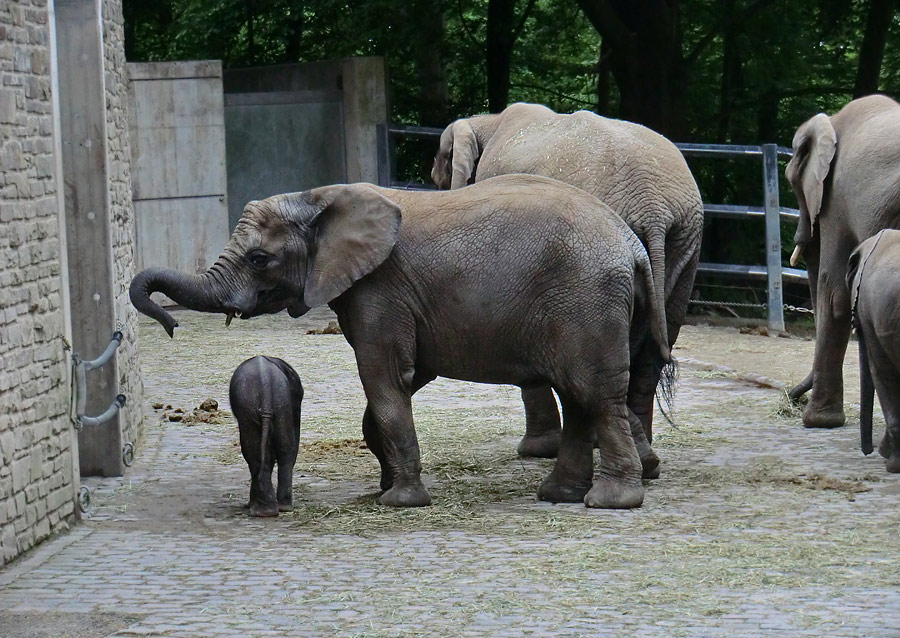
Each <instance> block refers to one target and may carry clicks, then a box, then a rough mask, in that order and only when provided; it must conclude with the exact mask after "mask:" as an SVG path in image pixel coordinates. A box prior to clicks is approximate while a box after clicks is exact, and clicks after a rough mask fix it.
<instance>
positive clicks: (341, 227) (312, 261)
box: [303, 184, 401, 308]
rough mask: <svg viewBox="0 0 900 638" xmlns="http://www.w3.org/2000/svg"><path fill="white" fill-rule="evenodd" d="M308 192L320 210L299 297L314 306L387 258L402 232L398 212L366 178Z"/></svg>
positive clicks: (344, 289) (393, 204)
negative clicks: (353, 182) (365, 181)
mask: <svg viewBox="0 0 900 638" xmlns="http://www.w3.org/2000/svg"><path fill="white" fill-rule="evenodd" d="M310 195H311V197H312V199H313V200H314V203H315V204H316V205H317V206H320V207H321V212H320V213H319V214H318V215H317V216H316V218H315V220H314V222H313V225H312V228H311V233H312V234H311V239H310V245H309V259H308V262H307V270H306V286H305V289H304V294H303V302H304V303H305V304H306V305H307V306H309V307H310V308H314V307H315V306H318V305H321V304H324V303H328V302H329V301H331V300H332V299H334V298H336V297H338V296H339V295H340V294H341V293H343V292H344V291H346V290H347V289H348V288H349V287H350V286H352V285H353V283H354V282H356V281H358V280H359V279H361V278H362V277H364V276H366V275H367V274H369V273H370V272H372V271H373V270H375V268H377V267H378V266H379V265H380V264H381V263H382V262H384V260H385V259H387V258H388V255H390V254H391V250H392V249H393V248H394V244H395V243H396V242H397V235H398V233H399V232H400V219H401V212H400V207H399V206H398V205H397V204H395V203H394V202H392V201H391V200H390V199H388V198H387V197H385V196H384V195H382V194H381V193H379V192H378V191H376V190H375V189H374V188H372V187H371V186H369V185H368V184H350V185H339V186H327V187H325V188H320V189H316V190H315V191H312V192H311V194H310Z"/></svg>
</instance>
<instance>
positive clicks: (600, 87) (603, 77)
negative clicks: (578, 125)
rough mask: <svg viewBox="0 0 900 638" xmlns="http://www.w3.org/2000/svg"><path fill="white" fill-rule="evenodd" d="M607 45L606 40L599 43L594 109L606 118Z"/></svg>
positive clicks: (607, 112) (607, 99) (607, 103)
mask: <svg viewBox="0 0 900 638" xmlns="http://www.w3.org/2000/svg"><path fill="white" fill-rule="evenodd" d="M609 53H610V51H609V45H608V44H607V43H606V40H605V39H604V40H601V42H600V59H599V60H598V61H597V106H596V108H595V109H594V110H595V111H596V112H597V113H599V114H600V115H606V116H608V115H609V114H610V110H609V89H610V86H609V75H610V66H609Z"/></svg>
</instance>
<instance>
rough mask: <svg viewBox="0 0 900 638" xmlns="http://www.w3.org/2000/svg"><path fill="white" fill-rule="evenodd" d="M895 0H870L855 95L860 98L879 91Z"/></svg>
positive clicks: (854, 88) (854, 89) (857, 70)
mask: <svg viewBox="0 0 900 638" xmlns="http://www.w3.org/2000/svg"><path fill="white" fill-rule="evenodd" d="M894 9H895V4H894V0H870V2H869V17H868V19H867V20H866V31H865V34H864V35H863V41H862V45H861V46H860V49H859V65H858V66H857V68H856V82H855V83H854V86H853V97H854V98H858V97H862V96H864V95H869V94H870V93H876V92H877V91H878V78H879V76H880V75H881V61H882V58H883V57H884V44H885V40H886V38H887V32H888V29H889V28H890V26H891V20H892V19H893V17H894Z"/></svg>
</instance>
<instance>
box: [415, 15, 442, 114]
mask: <svg viewBox="0 0 900 638" xmlns="http://www.w3.org/2000/svg"><path fill="white" fill-rule="evenodd" d="M444 4H445V3H444V2H443V1H442V0H418V2H416V3H415V13H416V14H417V16H418V24H417V28H418V30H419V32H418V38H417V40H416V43H415V55H416V66H417V67H418V75H419V123H420V124H421V125H422V126H446V125H447V124H448V123H449V120H450V107H449V97H448V95H449V90H448V88H447V71H446V67H445V63H444V9H443V5H444Z"/></svg>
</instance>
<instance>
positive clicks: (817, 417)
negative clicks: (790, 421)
mask: <svg viewBox="0 0 900 638" xmlns="http://www.w3.org/2000/svg"><path fill="white" fill-rule="evenodd" d="M846 421H847V417H846V416H844V408H843V406H840V405H838V406H835V407H828V406H824V407H821V408H817V407H815V406H814V405H813V404H809V405H807V406H806V409H805V410H804V411H803V427H807V428H825V429H831V428H839V427H841V426H842V425H844V423H846Z"/></svg>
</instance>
